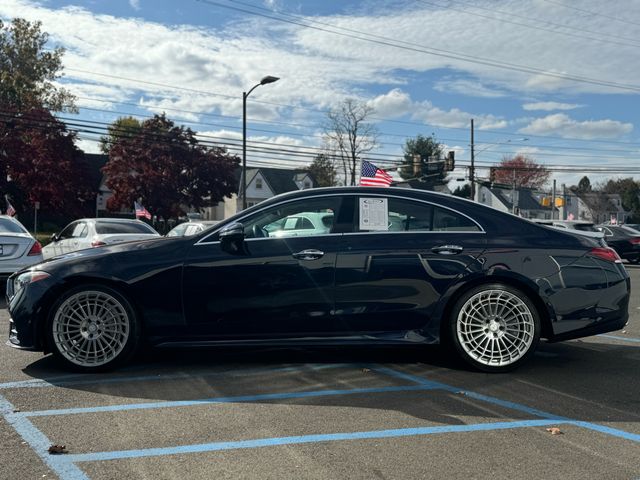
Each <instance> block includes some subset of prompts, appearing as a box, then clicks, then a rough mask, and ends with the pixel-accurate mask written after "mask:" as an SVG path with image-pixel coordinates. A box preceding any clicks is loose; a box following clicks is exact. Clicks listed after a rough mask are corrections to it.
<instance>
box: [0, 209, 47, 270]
mask: <svg viewBox="0 0 640 480" xmlns="http://www.w3.org/2000/svg"><path fill="white" fill-rule="evenodd" d="M41 261H42V246H41V245H40V242H38V241H37V240H36V239H35V238H33V236H32V235H31V234H30V233H29V232H28V231H27V229H26V228H24V227H23V226H22V224H21V223H20V222H19V221H18V220H16V219H15V218H13V217H10V216H7V215H0V280H3V281H4V280H6V279H7V277H9V275H11V274H12V273H14V272H17V271H18V270H22V269H23V268H26V267H29V266H31V265H33V264H36V263H40V262H41Z"/></svg>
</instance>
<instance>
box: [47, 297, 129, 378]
mask: <svg viewBox="0 0 640 480" xmlns="http://www.w3.org/2000/svg"><path fill="white" fill-rule="evenodd" d="M48 326H49V328H48V337H49V338H48V340H49V345H50V347H51V350H52V351H53V354H54V355H55V356H56V357H57V358H58V360H60V361H61V362H62V363H63V364H64V365H65V366H66V367H68V368H71V369H72V370H76V371H83V372H98V371H106V370H111V369H113V368H115V367H117V366H118V365H120V364H122V363H123V362H124V361H126V360H127V359H129V358H130V356H131V355H132V354H133V353H134V351H135V349H136V347H137V345H138V340H139V336H140V331H139V325H138V322H137V318H136V315H135V311H134V309H133V308H132V307H131V304H130V303H129V302H128V301H127V299H126V298H125V297H124V296H123V295H122V294H120V293H119V292H117V291H116V290H114V289H112V288H109V287H106V286H103V285H91V286H82V287H77V288H74V289H72V290H70V291H69V292H67V293H66V294H65V295H63V296H62V298H61V299H60V300H59V301H58V302H57V303H56V305H55V306H54V308H53V310H52V315H51V318H50V321H49V325H48Z"/></svg>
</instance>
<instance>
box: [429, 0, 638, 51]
mask: <svg viewBox="0 0 640 480" xmlns="http://www.w3.org/2000/svg"><path fill="white" fill-rule="evenodd" d="M417 1H418V2H420V3H422V4H424V5H429V6H433V7H436V8H442V9H446V10H451V11H453V12H461V13H464V14H465V15H472V16H475V17H480V18H486V19H489V20H494V21H497V22H501V23H509V24H511V25H517V26H520V27H525V28H530V29H533V30H540V31H543V32H550V33H553V34H556V35H565V36H568V37H573V38H581V39H586V40H595V41H597V42H602V43H611V44H614V45H622V46H625V47H640V44H639V43H623V42H618V41H615V40H605V39H601V38H594V37H593V36H586V35H579V34H577V33H569V32H560V31H558V30H554V29H552V28H544V27H537V26H535V25H530V24H527V23H522V22H514V21H511V20H506V19H504V18H498V17H493V16H490V15H483V14H481V13H477V12H470V11H468V10H465V9H462V8H454V7H450V6H446V5H439V4H437V3H432V2H428V1H426V0H417ZM467 5H468V4H467ZM473 7H474V8H479V9H481V10H489V11H492V10H490V9H488V8H482V7H476V6H475V5H474V6H473ZM494 11H497V10H494ZM506 15H510V14H506ZM518 16H520V15H518ZM524 18H527V17H524ZM553 25H556V26H559V27H562V28H571V27H566V26H565V25H559V24H553ZM587 32H588V33H591V34H595V35H601V34H600V33H598V32H593V31H590V30H587ZM622 38H625V37H622ZM626 40H631V41H635V40H633V39H626Z"/></svg>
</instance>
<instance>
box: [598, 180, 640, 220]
mask: <svg viewBox="0 0 640 480" xmlns="http://www.w3.org/2000/svg"><path fill="white" fill-rule="evenodd" d="M602 191H603V192H604V193H617V194H619V195H620V199H621V200H622V206H623V207H624V209H625V210H627V211H630V212H631V213H632V215H633V218H634V221H635V219H640V198H639V197H638V196H639V195H640V182H637V181H636V180H634V179H633V178H632V177H628V178H618V179H616V180H609V181H608V182H607V183H606V184H605V185H604V186H603V187H602Z"/></svg>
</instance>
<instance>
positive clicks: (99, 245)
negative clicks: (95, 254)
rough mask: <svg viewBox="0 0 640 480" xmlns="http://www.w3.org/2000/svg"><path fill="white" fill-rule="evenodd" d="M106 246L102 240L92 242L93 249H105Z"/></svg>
mask: <svg viewBox="0 0 640 480" xmlns="http://www.w3.org/2000/svg"><path fill="white" fill-rule="evenodd" d="M105 245H106V243H104V242H103V241H101V240H94V241H93V242H91V246H92V247H94V248H95V247H104V246H105Z"/></svg>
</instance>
